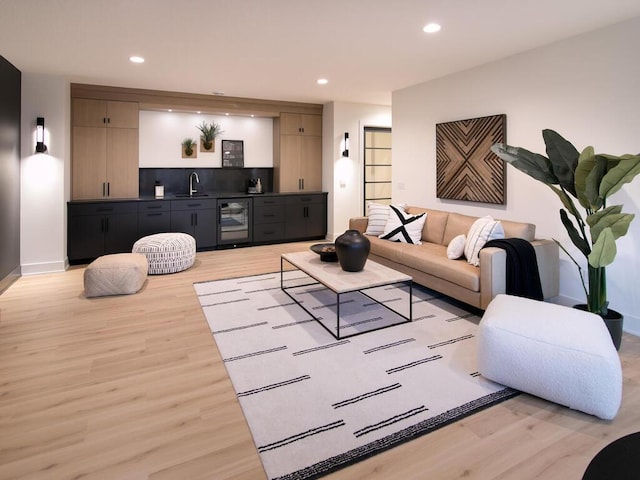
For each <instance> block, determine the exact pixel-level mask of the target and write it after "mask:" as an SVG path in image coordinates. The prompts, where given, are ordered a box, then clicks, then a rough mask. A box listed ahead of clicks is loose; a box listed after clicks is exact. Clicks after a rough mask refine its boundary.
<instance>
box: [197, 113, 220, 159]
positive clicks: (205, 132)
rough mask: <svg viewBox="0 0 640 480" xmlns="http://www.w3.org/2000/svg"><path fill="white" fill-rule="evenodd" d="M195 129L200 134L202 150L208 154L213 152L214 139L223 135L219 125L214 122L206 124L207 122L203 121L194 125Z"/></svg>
mask: <svg viewBox="0 0 640 480" xmlns="http://www.w3.org/2000/svg"><path fill="white" fill-rule="evenodd" d="M196 128H197V129H198V130H200V132H201V133H202V135H201V137H200V145H201V148H202V150H205V151H208V152H209V151H215V139H216V137H217V136H219V135H221V134H222V133H224V132H223V131H222V127H221V126H220V124H219V123H215V122H212V123H209V124H207V122H205V121H204V120H203V121H202V123H201V124H200V125H196Z"/></svg>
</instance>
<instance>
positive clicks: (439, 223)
mask: <svg viewBox="0 0 640 480" xmlns="http://www.w3.org/2000/svg"><path fill="white" fill-rule="evenodd" d="M405 211H406V212H407V213H410V214H412V215H419V214H420V213H426V214H427V219H426V220H425V222H424V227H423V228H422V240H423V241H424V242H431V243H437V244H439V245H448V244H449V242H446V243H445V242H444V240H443V239H444V229H445V226H446V225H447V219H448V218H449V212H443V211H442V210H431V209H428V208H422V207H407V208H406V209H405ZM463 233H467V232H466V230H465V231H464V232H463ZM452 238H453V237H452Z"/></svg>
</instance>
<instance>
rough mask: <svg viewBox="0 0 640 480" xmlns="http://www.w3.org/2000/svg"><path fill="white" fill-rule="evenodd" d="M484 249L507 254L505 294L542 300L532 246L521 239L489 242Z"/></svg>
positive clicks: (536, 263) (534, 252)
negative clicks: (504, 251) (497, 249)
mask: <svg viewBox="0 0 640 480" xmlns="http://www.w3.org/2000/svg"><path fill="white" fill-rule="evenodd" d="M486 247H497V248H502V249H504V250H506V252H507V294H509V295H517V296H519V297H526V298H532V299H534V300H542V299H543V296H542V285H541V284H540V272H539V271H538V262H537V260H536V251H535V250H534V248H533V245H531V243H529V242H528V241H526V240H523V239H522V238H505V239H502V240H490V241H488V242H487V243H486V244H485V246H484V248H486Z"/></svg>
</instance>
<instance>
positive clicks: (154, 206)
mask: <svg viewBox="0 0 640 480" xmlns="http://www.w3.org/2000/svg"><path fill="white" fill-rule="evenodd" d="M158 208H162V205H149V206H148V207H147V209H149V210H152V209H154V210H155V209H158Z"/></svg>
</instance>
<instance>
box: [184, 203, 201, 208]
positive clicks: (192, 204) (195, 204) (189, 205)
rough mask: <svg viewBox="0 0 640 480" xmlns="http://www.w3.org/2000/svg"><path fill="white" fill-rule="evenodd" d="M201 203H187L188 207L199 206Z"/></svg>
mask: <svg viewBox="0 0 640 480" xmlns="http://www.w3.org/2000/svg"><path fill="white" fill-rule="evenodd" d="M199 206H200V204H199V203H187V207H199Z"/></svg>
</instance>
